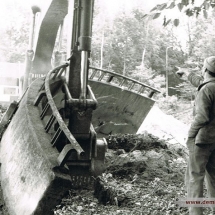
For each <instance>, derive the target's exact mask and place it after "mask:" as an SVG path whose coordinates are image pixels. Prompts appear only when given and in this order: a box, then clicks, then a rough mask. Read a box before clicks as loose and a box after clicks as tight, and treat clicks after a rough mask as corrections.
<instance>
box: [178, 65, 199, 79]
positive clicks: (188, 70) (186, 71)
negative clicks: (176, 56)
mask: <svg viewBox="0 0 215 215" xmlns="http://www.w3.org/2000/svg"><path fill="white" fill-rule="evenodd" d="M176 68H177V69H178V71H177V72H176V74H177V75H178V77H179V78H182V77H184V76H185V78H187V77H188V75H189V74H190V73H191V72H198V71H199V70H200V69H199V68H198V67H196V68H181V67H179V66H176Z"/></svg>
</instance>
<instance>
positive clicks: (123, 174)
mask: <svg viewBox="0 0 215 215" xmlns="http://www.w3.org/2000/svg"><path fill="white" fill-rule="evenodd" d="M107 141H108V146H109V149H108V152H107V153H106V161H105V162H106V166H107V169H106V172H105V173H104V174H103V175H102V176H99V177H97V178H95V179H94V185H95V186H94V188H91V189H90V188H89V189H84V190H81V191H80V190H70V192H69V195H68V196H67V197H65V198H64V199H63V200H62V203H61V205H59V206H57V207H56V209H55V211H54V214H56V215H61V214H81V215H82V214H86V215H87V214H93V215H104V214H106V215H115V214H121V215H126V214H129V215H131V214H134V215H140V214H144V215H147V214H148V215H164V214H165V215H168V214H169V215H176V214H178V215H185V214H188V209H187V208H185V207H181V208H180V207H179V206H178V205H177V204H176V201H177V199H178V198H184V197H185V195H186V193H185V188H184V173H185V169H186V157H187V149H186V148H185V147H184V146H182V145H180V144H177V145H175V146H173V145H171V144H169V143H168V142H167V141H164V140H161V139H159V138H157V137H154V136H153V135H151V134H147V133H145V134H139V135H129V134H127V135H121V134H119V135H111V136H109V138H108V139H107ZM205 214H209V211H208V209H207V208H206V209H205Z"/></svg>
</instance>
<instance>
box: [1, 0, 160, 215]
mask: <svg viewBox="0 0 215 215" xmlns="http://www.w3.org/2000/svg"><path fill="white" fill-rule="evenodd" d="M93 9H94V0H46V1H38V3H37V4H36V5H33V6H32V25H31V31H30V36H29V47H28V50H27V52H26V62H25V75H24V77H23V82H22V96H21V98H20V99H19V100H18V101H14V102H12V103H11V104H10V106H9V107H8V109H7V111H6V113H5V115H4V116H3V118H2V120H1V123H0V134H1V143H0V150H1V156H0V157H1V158H0V161H1V186H2V190H3V196H4V201H5V204H6V206H7V209H8V212H9V214H10V215H33V214H34V215H49V214H53V208H54V207H55V206H56V205H57V204H59V203H60V200H61V199H62V198H63V196H64V195H65V194H66V193H67V192H68V190H69V189H72V188H82V187H84V186H85V185H87V184H89V183H91V181H92V180H93V178H95V177H97V176H98V175H100V174H102V173H103V172H104V171H105V152H106V150H107V148H108V146H107V141H106V138H105V135H106V136H107V135H110V134H112V133H114V132H115V133H132V132H135V131H137V129H138V127H139V126H140V125H141V123H142V121H143V120H144V118H145V117H146V115H147V113H148V112H149V110H150V109H151V107H152V106H153V104H154V102H155V100H154V99H153V98H152V97H153V96H154V95H155V94H156V93H159V91H158V90H157V89H154V88H153V87H150V86H147V85H145V84H143V83H140V82H138V81H136V80H134V79H131V78H129V77H125V76H123V75H120V74H117V73H114V72H111V71H107V70H103V69H98V68H94V67H91V66H90V60H89V59H90V54H91V40H92V23H93ZM65 31H66V33H67V42H66V46H67V47H66V49H67V50H66V51H65V50H63V51H62V50H61V48H62V42H63V34H64V33H63V32H65ZM125 98H126V101H125Z"/></svg>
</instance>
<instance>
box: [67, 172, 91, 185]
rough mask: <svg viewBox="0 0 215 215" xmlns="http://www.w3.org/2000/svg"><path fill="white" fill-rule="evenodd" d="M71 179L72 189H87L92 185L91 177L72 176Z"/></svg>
mask: <svg viewBox="0 0 215 215" xmlns="http://www.w3.org/2000/svg"><path fill="white" fill-rule="evenodd" d="M71 179H72V187H74V188H85V187H89V186H91V185H92V183H93V177H92V176H83V175H72V176H71Z"/></svg>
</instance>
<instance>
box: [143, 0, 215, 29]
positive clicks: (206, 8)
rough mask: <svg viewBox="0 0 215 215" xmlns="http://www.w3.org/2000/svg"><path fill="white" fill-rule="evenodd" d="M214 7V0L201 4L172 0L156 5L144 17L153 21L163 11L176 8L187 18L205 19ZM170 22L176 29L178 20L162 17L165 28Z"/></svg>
mask: <svg viewBox="0 0 215 215" xmlns="http://www.w3.org/2000/svg"><path fill="white" fill-rule="evenodd" d="M214 7H215V1H214V0H202V1H201V3H200V4H199V2H197V1H196V0H180V1H177V0H172V1H170V2H168V3H163V4H158V5H156V6H155V7H154V8H152V9H151V11H150V12H151V13H150V14H147V15H146V16H150V17H151V18H153V19H157V18H158V17H159V16H160V15H161V13H162V12H163V11H164V10H167V9H175V8H178V10H179V11H180V12H183V13H185V14H186V15H187V16H188V17H191V16H196V17H198V16H199V15H203V16H204V17H205V18H207V17H208V13H209V12H210V9H213V8H214ZM170 22H173V23H174V25H175V26H176V27H177V26H178V25H179V23H180V20H179V18H173V19H167V18H166V16H164V22H163V25H164V26H167V25H168V24H169V23H170Z"/></svg>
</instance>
